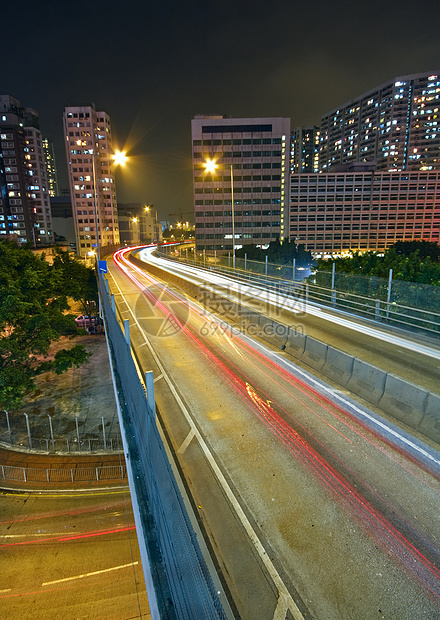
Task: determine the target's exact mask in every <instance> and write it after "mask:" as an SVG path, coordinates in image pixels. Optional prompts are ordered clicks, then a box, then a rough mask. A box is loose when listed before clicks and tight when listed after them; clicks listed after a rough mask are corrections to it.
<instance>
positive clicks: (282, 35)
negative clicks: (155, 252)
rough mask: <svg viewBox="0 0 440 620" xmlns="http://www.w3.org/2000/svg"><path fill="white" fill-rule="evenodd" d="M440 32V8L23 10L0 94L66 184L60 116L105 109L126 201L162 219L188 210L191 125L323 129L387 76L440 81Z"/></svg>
mask: <svg viewBox="0 0 440 620" xmlns="http://www.w3.org/2000/svg"><path fill="white" fill-rule="evenodd" d="M439 23H440V2H439V1H438V0H437V1H432V0H427V1H425V2H420V3H418V2H412V3H411V4H410V3H409V2H395V1H387V0H382V1H380V2H379V1H377V0H370V1H369V2H362V3H360V2H356V1H354V2H353V1H352V2H340V1H339V2H338V1H336V2H335V1H333V2H329V1H328V0H326V1H324V0H317V1H315V2H313V1H309V2H306V3H304V4H302V3H298V2H295V0H291V1H289V0H272V1H270V0H265V1H262V0H248V1H246V0H223V1H222V2H218V3H212V2H211V3H203V2H200V1H199V2H194V1H193V0H181V2H176V1H166V0H144V1H141V0H139V1H137V2H136V1H133V0H118V1H114V0H109V1H106V2H97V1H96V0H88V1H86V2H85V1H84V0H77V1H75V2H71V3H63V2H62V0H57V1H53V0H44V1H43V2H30V1H29V0H22V1H21V2H15V3H8V5H7V9H5V7H3V9H2V14H1V29H0V92H1V93H2V94H10V95H13V96H14V97H17V98H18V99H19V100H20V102H21V104H22V105H23V106H25V107H32V108H35V109H36V110H38V112H39V115H40V125H41V130H42V132H43V135H45V136H48V137H50V138H52V140H53V141H54V144H55V154H56V158H57V166H58V173H59V182H60V186H61V187H67V186H68V183H67V173H66V162H65V153H64V141H63V130H62V114H63V110H64V106H65V105H91V104H92V103H94V104H95V106H96V109H97V110H101V109H104V110H106V111H107V112H108V113H109V114H110V117H111V121H112V128H113V135H114V138H116V142H117V143H118V144H119V146H120V147H125V148H127V149H128V151H129V155H131V156H132V159H131V161H130V165H129V166H127V167H126V169H125V170H124V171H123V172H122V171H118V173H117V193H118V201H119V202H145V203H153V204H154V206H155V207H156V208H157V210H158V213H159V216H160V217H161V219H166V218H167V217H168V214H169V213H177V212H178V210H179V209H182V211H190V210H192V176H191V135H190V121H191V118H193V116H194V115H195V114H197V113H204V114H212V113H216V114H227V115H229V116H232V117H257V116H286V117H290V118H291V126H292V128H293V127H295V126H298V125H313V124H316V125H319V124H320V119H321V115H323V114H324V113H326V112H328V111H329V110H331V109H333V108H335V107H337V106H339V105H341V104H342V103H345V102H346V101H348V100H350V99H352V98H353V97H356V96H357V95H359V94H361V93H363V92H365V91H367V90H369V89H371V88H374V87H376V86H379V85H380V84H382V83H383V82H386V81H388V80H389V79H392V78H394V77H396V76H400V75H406V74H410V73H418V72H423V71H431V70H432V71H438V70H440V36H439ZM171 219H172V220H173V219H174V218H171Z"/></svg>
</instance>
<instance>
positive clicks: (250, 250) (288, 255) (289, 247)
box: [235, 239, 312, 267]
mask: <svg viewBox="0 0 440 620" xmlns="http://www.w3.org/2000/svg"><path fill="white" fill-rule="evenodd" d="M245 254H247V258H248V260H255V261H261V262H264V261H265V260H266V256H267V257H268V261H269V262H270V263H275V264H277V265H289V266H291V265H292V262H293V259H295V260H296V264H297V266H298V267H300V266H301V267H302V266H306V265H310V264H311V263H312V255H311V253H310V252H308V251H306V250H305V249H304V246H303V245H299V246H297V245H296V244H295V243H294V242H293V241H283V242H282V243H281V242H280V240H279V239H276V240H275V241H271V242H270V244H269V247H268V248H267V250H262V249H261V248H258V247H257V246H256V245H252V244H249V245H244V246H243V247H242V248H240V249H238V250H236V251H235V255H236V256H237V257H238V258H244V255H245Z"/></svg>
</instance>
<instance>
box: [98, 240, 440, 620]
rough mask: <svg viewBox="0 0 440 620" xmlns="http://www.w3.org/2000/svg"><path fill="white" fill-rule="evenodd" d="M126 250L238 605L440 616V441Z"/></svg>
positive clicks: (121, 271)
mask: <svg viewBox="0 0 440 620" xmlns="http://www.w3.org/2000/svg"><path fill="white" fill-rule="evenodd" d="M123 255H124V252H123V251H122V252H120V253H117V254H116V255H115V256H114V261H115V262H114V263H113V262H112V261H109V284H110V290H111V292H112V293H113V294H114V295H115V300H116V305H117V308H118V313H119V315H120V317H121V319H129V323H130V333H131V341H132V345H133V347H134V349H135V351H136V355H137V358H138V360H139V363H140V365H141V367H142V369H143V370H144V371H145V370H149V369H153V372H154V376H155V378H156V383H155V389H156V401H157V405H158V411H159V417H160V423H161V424H162V425H163V427H164V432H165V435H166V437H167V438H168V441H169V443H170V445H171V447H172V449H173V451H174V454H175V457H176V460H177V462H178V466H179V468H180V470H181V472H182V473H183V476H184V479H185V483H186V485H187V488H188V490H189V492H190V495H191V501H192V504H193V508H194V510H195V512H196V515H197V517H198V519H199V520H200V522H201V524H202V527H203V528H204V531H205V535H206V540H207V544H208V547H209V548H210V549H211V551H212V553H213V555H214V556H215V561H216V563H217V567H218V570H219V573H220V575H221V578H222V579H223V581H224V583H225V585H226V587H227V588H228V589H229V592H230V596H231V599H232V600H233V605H235V610H236V613H237V616H239V617H241V618H249V619H252V620H253V619H255V618H259V619H262V620H264V619H266V618H267V619H269V618H276V619H282V618H290V617H294V618H296V619H297V620H301V618H322V619H323V620H324V619H325V620H331V619H335V620H336V619H338V620H339V619H341V618H356V620H362V619H365V620H370V619H371V618H394V619H397V618H398V619H399V620H404V619H414V618H422V617H423V618H438V617H439V616H440V572H439V568H440V546H439V535H440V531H439V514H440V493H439V491H440V480H439V478H440V455H439V454H438V453H437V452H436V451H435V450H434V449H432V448H430V447H429V446H427V445H424V444H422V443H421V442H420V441H417V440H415V439H413V438H412V437H410V436H408V435H406V434H405V433H404V432H403V431H399V430H398V429H395V428H393V427H391V426H390V425H388V424H387V423H386V422H382V421H381V422H380V424H379V425H378V424H377V419H375V418H374V416H371V414H370V412H369V411H367V410H364V409H363V408H362V406H361V405H358V404H355V403H351V402H350V401H349V399H341V398H334V391H333V390H330V389H328V386H326V385H325V384H322V383H321V382H320V381H319V380H317V379H315V378H313V377H311V376H309V375H308V374H307V373H306V372H304V371H303V370H301V369H298V367H296V366H295V365H294V364H292V363H290V362H288V361H287V360H286V359H284V358H283V357H282V355H280V354H277V353H274V352H273V351H270V350H269V349H267V348H266V347H265V346H264V345H262V344H261V343H257V342H254V341H253V340H252V339H250V338H248V337H245V336H242V335H240V334H239V333H238V332H237V330H236V329H233V327H230V328H228V327H227V326H225V323H224V322H220V321H218V319H217V318H216V317H215V316H213V315H210V314H208V313H207V312H206V310H205V309H204V308H203V307H202V306H201V305H199V304H198V303H196V302H194V300H190V299H188V298H186V297H185V296H184V295H182V294H181V293H179V292H178V291H176V290H174V289H173V288H172V287H170V286H167V285H166V284H165V283H163V282H161V281H159V280H157V278H154V277H152V276H151V275H149V274H148V273H146V272H144V271H143V270H141V269H139V268H138V267H136V266H134V265H131V264H130V263H129V262H128V261H127V260H126V258H124V256H123ZM430 359H435V358H430ZM408 446H409V448H408ZM289 613H290V615H289Z"/></svg>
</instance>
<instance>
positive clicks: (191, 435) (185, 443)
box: [177, 429, 195, 454]
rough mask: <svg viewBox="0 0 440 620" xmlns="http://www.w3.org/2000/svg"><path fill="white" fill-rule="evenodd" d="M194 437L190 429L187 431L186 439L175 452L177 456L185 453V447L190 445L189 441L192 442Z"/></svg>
mask: <svg viewBox="0 0 440 620" xmlns="http://www.w3.org/2000/svg"><path fill="white" fill-rule="evenodd" d="M194 435H195V433H194V431H193V429H191V430H190V431H189V433H188V435H187V436H186V438H185V440H184V442H183V444H182V445H181V446H180V448H179V449H178V450H177V452H178V453H179V454H184V453H185V451H186V449H187V447H188V446H189V444H190V443H191V441H192V439H193V437H194Z"/></svg>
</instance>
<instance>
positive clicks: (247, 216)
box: [191, 115, 290, 252]
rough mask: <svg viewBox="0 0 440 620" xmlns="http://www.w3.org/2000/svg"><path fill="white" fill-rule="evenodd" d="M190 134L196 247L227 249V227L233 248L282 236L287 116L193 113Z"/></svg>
mask: <svg viewBox="0 0 440 620" xmlns="http://www.w3.org/2000/svg"><path fill="white" fill-rule="evenodd" d="M191 134H192V161H193V181H194V183H193V187H194V212H195V232H196V246H197V248H198V249H201V250H206V251H220V252H221V251H227V250H232V248H233V243H232V234H233V233H232V230H233V229H234V237H235V240H234V244H235V247H236V248H238V247H241V246H242V245H245V244H249V243H253V244H256V245H266V244H268V243H270V241H273V240H275V239H276V238H280V239H283V238H287V236H288V209H289V163H290V119H288V118H226V117H225V116H220V115H212V116H210V115H207V116H204V115H198V116H196V117H195V118H194V119H193V120H192V121H191ZM208 160H209V161H211V162H214V164H215V168H214V170H213V171H211V172H209V171H208V170H207V169H206V165H205V164H206V162H207V161H208ZM232 196H233V204H232Z"/></svg>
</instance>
